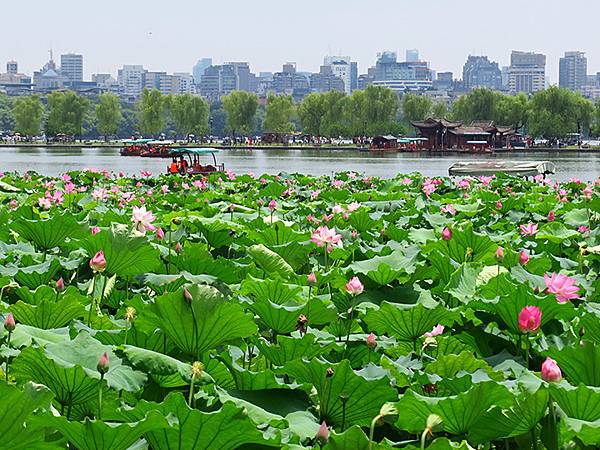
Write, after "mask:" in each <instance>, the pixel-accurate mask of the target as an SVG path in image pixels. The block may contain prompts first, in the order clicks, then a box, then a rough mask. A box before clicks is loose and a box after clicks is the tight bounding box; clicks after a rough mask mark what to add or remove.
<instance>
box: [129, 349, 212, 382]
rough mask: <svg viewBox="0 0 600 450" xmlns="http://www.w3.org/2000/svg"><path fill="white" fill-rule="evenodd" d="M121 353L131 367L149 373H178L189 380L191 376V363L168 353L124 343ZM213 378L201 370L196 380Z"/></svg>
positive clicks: (202, 380) (166, 374)
mask: <svg viewBox="0 0 600 450" xmlns="http://www.w3.org/2000/svg"><path fill="white" fill-rule="evenodd" d="M122 349H123V353H124V354H125V356H126V357H127V360H128V361H129V362H130V363H131V365H132V366H133V367H135V368H136V369H139V370H141V371H143V372H145V373H148V374H150V375H153V376H154V375H158V376H168V375H174V374H179V375H180V376H181V378H182V379H183V380H184V381H186V382H188V383H189V382H190V381H191V377H192V366H191V364H188V363H184V362H181V361H179V360H178V359H175V358H173V357H171V356H169V355H163V354H162V353H158V352H154V351H152V350H147V349H145V348H139V347H134V346H132V345H125V346H123V347H122ZM212 381H213V379H212V378H211V376H210V375H209V374H208V373H207V372H206V371H203V373H202V377H201V380H197V382H198V383H199V384H202V383H210V382H212Z"/></svg>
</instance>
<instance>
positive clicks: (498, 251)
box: [496, 247, 504, 261]
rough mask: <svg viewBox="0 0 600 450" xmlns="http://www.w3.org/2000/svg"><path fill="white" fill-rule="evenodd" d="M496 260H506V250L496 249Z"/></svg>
mask: <svg viewBox="0 0 600 450" xmlns="http://www.w3.org/2000/svg"><path fill="white" fill-rule="evenodd" d="M496 259H497V260H498V261H502V260H503V259H504V249H503V248H502V247H498V248H497V249H496Z"/></svg>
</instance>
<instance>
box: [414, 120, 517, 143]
mask: <svg viewBox="0 0 600 450" xmlns="http://www.w3.org/2000/svg"><path fill="white" fill-rule="evenodd" d="M412 125H413V126H414V127H415V129H416V130H417V134H418V135H419V137H421V138H424V139H427V140H426V141H425V140H424V141H423V143H422V146H423V147H424V148H426V149H429V150H445V149H470V148H473V147H474V146H478V147H481V146H486V147H489V148H500V147H504V146H507V144H508V141H509V139H510V136H512V135H514V133H515V132H514V129H513V128H512V127H501V126H497V125H495V124H494V122H492V121H489V122H473V123H471V124H470V125H464V124H463V123H462V122H450V121H448V120H446V119H433V118H429V119H427V120H425V121H423V122H412Z"/></svg>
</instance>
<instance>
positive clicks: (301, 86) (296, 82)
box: [272, 62, 310, 101]
mask: <svg viewBox="0 0 600 450" xmlns="http://www.w3.org/2000/svg"><path fill="white" fill-rule="evenodd" d="M272 89H273V92H275V93H276V94H285V95H291V96H292V97H293V98H294V100H296V101H297V100H301V99H302V98H304V97H305V96H306V95H307V94H308V93H309V92H310V83H309V79H308V77H307V76H306V75H304V74H301V73H298V72H297V70H296V63H290V62H288V63H285V64H284V65H283V67H282V70H281V72H275V73H274V74H273V82H272Z"/></svg>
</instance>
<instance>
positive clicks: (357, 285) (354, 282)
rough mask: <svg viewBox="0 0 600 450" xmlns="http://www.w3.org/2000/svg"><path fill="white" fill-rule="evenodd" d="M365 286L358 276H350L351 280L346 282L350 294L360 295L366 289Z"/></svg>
mask: <svg viewBox="0 0 600 450" xmlns="http://www.w3.org/2000/svg"><path fill="white" fill-rule="evenodd" d="M364 289H365V287H364V286H363V284H362V283H361V282H360V280H359V279H358V277H352V278H350V281H348V282H347V283H346V292H347V293H348V294H350V295H360V294H362V292H363V291H364Z"/></svg>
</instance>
